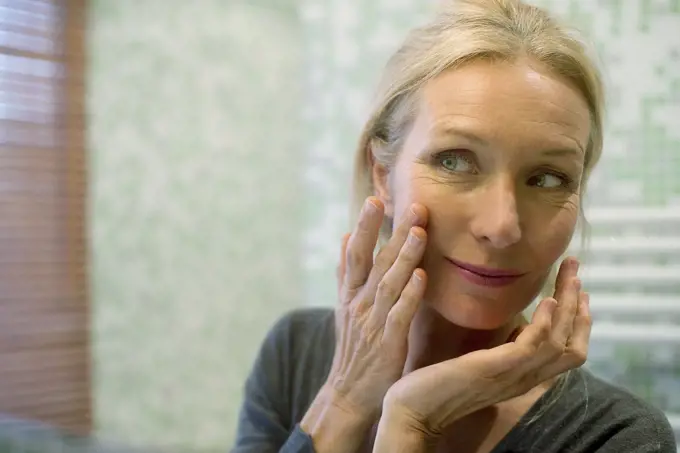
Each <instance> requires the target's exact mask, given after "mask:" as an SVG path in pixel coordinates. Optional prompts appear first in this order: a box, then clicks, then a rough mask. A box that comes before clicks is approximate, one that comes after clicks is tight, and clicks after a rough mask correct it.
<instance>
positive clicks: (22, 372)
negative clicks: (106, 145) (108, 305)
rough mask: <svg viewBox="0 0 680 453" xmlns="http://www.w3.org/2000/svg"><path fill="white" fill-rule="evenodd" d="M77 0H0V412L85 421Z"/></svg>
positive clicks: (76, 423) (82, 427)
mask: <svg viewBox="0 0 680 453" xmlns="http://www.w3.org/2000/svg"><path fill="white" fill-rule="evenodd" d="M84 18H85V0H53V1H39V0H0V414H4V415H9V416H16V417H20V418H29V419H35V420H38V421H41V422H45V423H48V424H51V425H53V426H55V427H56V428H61V429H64V430H73V431H76V432H78V433H87V432H88V431H89V430H90V429H91V418H92V416H91V395H90V356H89V307H88V292H87V288H88V285H87V265H86V264H87V263H86V257H87V244H86V234H85V227H86V215H85V212H86V194H87V188H86V173H85V172H86V169H87V161H86V154H85V132H84V127H85V107H84V67H85V66H84V53H85V47H84V29H85V27H84V21H85V19H84Z"/></svg>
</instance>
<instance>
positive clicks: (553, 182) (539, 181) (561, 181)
mask: <svg viewBox="0 0 680 453" xmlns="http://www.w3.org/2000/svg"><path fill="white" fill-rule="evenodd" d="M569 184H570V181H569V178H567V177H566V176H563V175H557V174H555V173H542V174H540V175H536V176H532V177H531V178H529V185H530V186H536V187H540V188H543V189H557V188H560V187H566V186H568V185H569Z"/></svg>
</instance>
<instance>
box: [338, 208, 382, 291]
mask: <svg viewBox="0 0 680 453" xmlns="http://www.w3.org/2000/svg"><path fill="white" fill-rule="evenodd" d="M383 215H384V207H383V204H382V203H381V202H380V200H378V199H377V198H375V197H369V198H367V199H366V201H365V202H364V206H363V208H362V209H361V213H360V214H359V221H358V222H357V226H356V228H355V229H354V231H353V232H352V235H351V236H350V238H349V241H348V242H347V250H346V253H345V279H344V282H343V284H344V285H345V289H346V291H348V292H350V293H351V292H354V291H356V290H357V289H358V288H359V287H361V286H362V285H363V284H364V283H366V279H367V278H368V275H369V273H370V271H371V268H372V267H373V250H374V249H375V244H376V242H377V240H378V234H379V232H380V226H381V225H382V222H383Z"/></svg>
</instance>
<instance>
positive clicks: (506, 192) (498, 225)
mask: <svg viewBox="0 0 680 453" xmlns="http://www.w3.org/2000/svg"><path fill="white" fill-rule="evenodd" d="M473 202H474V204H475V206H474V207H473V212H474V214H473V217H472V221H471V225H470V228H471V230H472V234H473V235H474V236H475V238H476V239H477V240H478V241H480V242H483V243H485V244H487V245H489V246H490V247H494V248H497V249H504V248H507V247H510V246H511V245H513V244H516V243H517V242H519V240H520V239H521V238H522V229H521V226H520V219H519V213H518V211H517V194H516V192H515V186H514V183H513V182H512V181H504V180H500V179H499V180H497V181H494V182H493V183H491V184H489V185H487V186H486V187H484V188H483V189H482V192H481V193H480V194H479V196H478V197H476V198H475V199H474V200H473Z"/></svg>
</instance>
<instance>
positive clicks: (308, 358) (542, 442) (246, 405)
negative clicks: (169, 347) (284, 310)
mask: <svg viewBox="0 0 680 453" xmlns="http://www.w3.org/2000/svg"><path fill="white" fill-rule="evenodd" d="M334 337H335V333H334V321H333V312H332V311H331V310H328V309H303V310H297V311H294V312H292V313H289V314H288V315H286V316H284V317H283V318H282V319H281V320H279V322H278V323H277V324H276V325H275V326H274V327H273V328H272V330H271V331H270V332H269V334H268V335H267V338H266V340H265V341H264V344H263V345H262V347H261V349H260V353H259V356H258V357H257V359H256V361H255V365H254V367H253V370H252V372H251V374H250V376H249V378H248V380H247V382H246V385H245V400H244V402H243V406H242V408H241V412H240V417H239V424H238V431H237V436H236V445H235V446H234V449H233V450H232V453H274V452H280V453H313V452H314V447H313V445H312V440H311V438H310V437H309V436H308V435H307V434H306V433H305V432H304V431H302V430H301V429H300V426H299V422H300V420H301V419H302V417H303V415H304V414H305V411H306V410H307V408H308V407H309V405H310V404H311V402H312V400H313V399H314V397H315V396H316V393H317V392H318V390H319V389H320V387H321V386H322V384H323V383H324V380H325V379H326V376H327V374H328V372H329V370H330V366H331V361H332V359H333V352H334V347H335V338H334ZM571 376H572V377H570V378H569V381H568V383H567V388H566V391H564V392H563V393H562V394H561V396H560V397H559V398H558V400H557V402H556V403H555V404H553V405H551V406H550V407H549V408H548V409H547V411H546V412H545V413H544V415H542V416H541V417H540V418H538V420H536V421H534V422H533V423H531V424H526V421H527V420H529V419H531V418H532V416H533V415H534V414H536V412H537V411H538V410H539V409H540V407H541V405H542V403H545V401H549V400H550V398H551V395H552V392H551V391H548V392H547V393H545V394H544V395H543V397H542V398H541V399H539V401H538V402H537V403H536V404H535V405H534V407H532V408H531V409H530V410H529V412H528V413H527V414H526V415H525V416H524V417H523V418H522V420H520V422H519V423H518V424H517V425H516V426H515V427H514V428H513V429H512V430H511V431H510V432H509V433H508V434H507V435H506V436H505V438H504V439H503V440H502V441H501V442H500V443H499V444H498V445H497V446H496V447H495V448H494V450H493V452H492V453H519V452H536V453H553V452H555V453H556V452H573V453H577V452H578V453H586V452H588V453H591V452H597V453H676V452H677V450H676V444H675V439H674V435H673V431H672V429H671V427H670V424H669V423H668V420H667V419H666V417H665V416H664V415H663V413H662V412H661V411H660V410H658V409H656V408H654V407H652V406H650V405H649V404H648V403H646V402H644V401H643V400H641V399H639V398H637V397H635V396H633V395H632V394H630V393H628V392H627V391H625V390H623V389H620V388H618V387H615V386H613V385H610V384H608V383H606V382H604V381H603V380H601V379H598V378H597V377H595V376H593V375H592V374H590V373H588V372H587V371H585V370H577V371H576V372H574V373H572V374H571Z"/></svg>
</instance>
